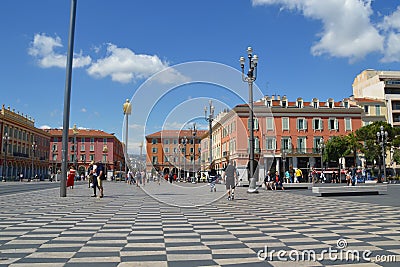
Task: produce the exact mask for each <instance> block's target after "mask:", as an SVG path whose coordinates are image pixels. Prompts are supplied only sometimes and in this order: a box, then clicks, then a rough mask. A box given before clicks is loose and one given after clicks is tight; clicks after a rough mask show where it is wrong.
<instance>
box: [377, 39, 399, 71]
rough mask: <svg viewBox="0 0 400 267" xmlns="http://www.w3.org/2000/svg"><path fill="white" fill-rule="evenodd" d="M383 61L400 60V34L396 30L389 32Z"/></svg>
mask: <svg viewBox="0 0 400 267" xmlns="http://www.w3.org/2000/svg"><path fill="white" fill-rule="evenodd" d="M381 61H382V62H385V63H390V62H400V34H396V33H394V32H391V33H389V37H388V38H387V42H386V49H385V55H384V57H383V58H382V59H381Z"/></svg>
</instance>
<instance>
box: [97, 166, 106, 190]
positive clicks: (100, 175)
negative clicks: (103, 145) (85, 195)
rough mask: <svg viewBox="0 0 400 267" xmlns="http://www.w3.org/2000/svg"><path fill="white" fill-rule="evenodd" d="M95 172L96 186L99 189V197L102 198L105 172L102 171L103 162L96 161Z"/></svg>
mask: <svg viewBox="0 0 400 267" xmlns="http://www.w3.org/2000/svg"><path fill="white" fill-rule="evenodd" d="M96 173H97V188H98V189H99V193H100V195H99V198H103V197H104V188H103V181H104V180H105V178H106V174H105V171H104V167H103V164H102V163H101V162H98V163H97V169H96Z"/></svg>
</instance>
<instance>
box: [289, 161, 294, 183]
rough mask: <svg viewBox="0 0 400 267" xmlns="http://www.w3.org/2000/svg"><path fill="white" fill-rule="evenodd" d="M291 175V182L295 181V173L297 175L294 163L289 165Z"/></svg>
mask: <svg viewBox="0 0 400 267" xmlns="http://www.w3.org/2000/svg"><path fill="white" fill-rule="evenodd" d="M289 175H290V181H289V182H290V183H293V181H294V175H295V171H294V169H293V166H292V165H290V167H289Z"/></svg>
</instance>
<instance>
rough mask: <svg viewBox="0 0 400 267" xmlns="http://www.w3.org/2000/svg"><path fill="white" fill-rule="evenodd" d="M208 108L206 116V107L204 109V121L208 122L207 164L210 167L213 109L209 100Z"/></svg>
mask: <svg viewBox="0 0 400 267" xmlns="http://www.w3.org/2000/svg"><path fill="white" fill-rule="evenodd" d="M208 103H209V108H210V113H209V114H208V116H207V107H204V119H205V120H206V121H208V129H209V139H210V144H209V151H208V153H209V162H210V166H211V163H212V161H213V159H212V122H213V120H214V107H213V105H212V101H211V100H210V101H209V102H208Z"/></svg>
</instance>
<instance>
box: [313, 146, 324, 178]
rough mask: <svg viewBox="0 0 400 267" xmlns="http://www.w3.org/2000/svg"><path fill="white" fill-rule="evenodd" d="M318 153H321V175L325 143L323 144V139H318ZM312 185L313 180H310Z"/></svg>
mask: <svg viewBox="0 0 400 267" xmlns="http://www.w3.org/2000/svg"><path fill="white" fill-rule="evenodd" d="M318 146H319V151H320V152H321V175H322V172H323V168H324V159H323V156H324V149H325V143H324V138H321V139H319V145H318ZM312 180H313V181H312V183H313V184H314V179H312Z"/></svg>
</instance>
